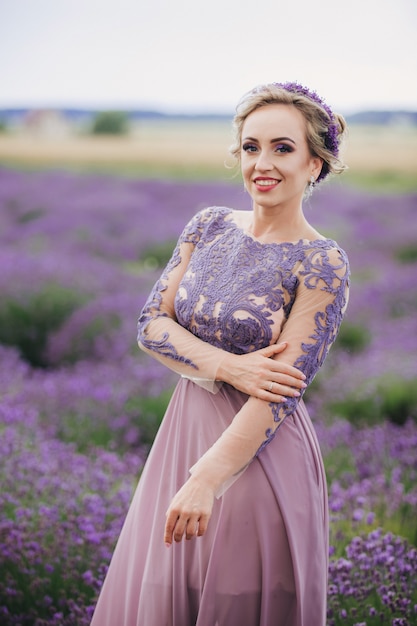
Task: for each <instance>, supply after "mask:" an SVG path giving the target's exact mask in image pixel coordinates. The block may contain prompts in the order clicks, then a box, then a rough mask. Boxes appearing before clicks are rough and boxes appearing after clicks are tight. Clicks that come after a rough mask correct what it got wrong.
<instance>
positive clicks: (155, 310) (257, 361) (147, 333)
mask: <svg viewBox="0 0 417 626" xmlns="http://www.w3.org/2000/svg"><path fill="white" fill-rule="evenodd" d="M207 215H208V216H210V213H209V211H202V212H201V213H200V214H197V215H196V216H195V217H194V218H193V219H192V220H191V221H190V222H189V224H188V225H187V226H186V228H185V230H184V231H183V233H182V235H181V237H180V239H179V241H178V244H177V246H176V248H175V250H174V253H173V256H172V258H171V260H170V261H169V263H168V265H167V267H166V268H165V270H164V272H163V274H162V276H161V278H160V279H159V280H158V281H157V283H156V284H155V286H154V288H153V290H152V292H151V294H150V296H149V298H148V300H147V302H146V304H145V306H144V308H143V310H142V313H141V316H140V318H139V322H138V343H139V347H140V348H141V349H142V350H143V351H145V352H147V353H148V354H150V355H151V356H153V357H154V358H156V359H157V360H158V361H160V362H161V363H163V364H164V365H165V366H166V367H168V368H170V369H171V370H173V371H175V372H176V373H178V374H181V375H183V376H186V377H188V378H191V379H194V380H195V381H196V382H199V383H200V384H203V385H204V386H207V387H208V388H209V387H210V385H211V386H214V381H221V382H226V383H229V384H232V385H233V386H234V387H236V388H237V389H239V390H240V391H243V392H244V393H246V394H248V395H253V396H256V397H259V398H261V399H263V400H265V401H269V402H284V401H285V399H286V397H296V396H297V395H299V393H300V392H299V390H301V389H302V388H303V386H304V383H303V379H304V375H303V374H302V373H301V372H300V370H299V369H298V368H295V367H293V366H292V365H290V364H288V363H286V362H278V361H277V362H275V361H274V360H273V359H272V358H270V357H273V356H274V355H277V354H279V353H281V352H282V351H283V350H285V349H286V344H285V343H283V342H281V343H280V344H279V345H276V344H274V345H272V346H267V347H266V348H263V349H262V350H258V351H257V352H253V353H250V354H245V355H236V354H231V353H230V352H227V351H225V350H222V349H220V348H217V347H215V346H212V345H210V344H208V343H207V342H204V341H202V340H201V339H199V338H198V337H196V336H195V335H193V333H191V332H189V331H188V330H187V329H185V328H183V327H182V326H181V325H180V324H178V322H177V320H176V316H175V308H174V302H175V295H176V293H177V291H178V288H179V285H180V282H181V279H182V277H183V276H184V273H185V271H186V269H187V266H188V263H189V260H190V258H191V255H192V253H193V250H194V247H195V245H196V244H197V242H198V240H199V238H200V236H201V231H202V228H203V227H204V223H205V219H207ZM272 382H273V383H276V384H275V385H273V386H272V388H271V383H272Z"/></svg>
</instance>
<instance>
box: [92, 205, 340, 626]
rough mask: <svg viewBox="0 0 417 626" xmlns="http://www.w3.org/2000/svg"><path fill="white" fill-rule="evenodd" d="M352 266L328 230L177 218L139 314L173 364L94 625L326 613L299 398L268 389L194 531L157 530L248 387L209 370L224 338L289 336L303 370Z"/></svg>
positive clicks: (226, 346)
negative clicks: (283, 235) (303, 234)
mask: <svg viewBox="0 0 417 626" xmlns="http://www.w3.org/2000/svg"><path fill="white" fill-rule="evenodd" d="M348 275H349V270H348V262H347V258H346V255H345V253H344V252H343V251H342V250H341V249H340V248H339V247H338V246H337V244H336V243H335V242H334V241H331V240H329V239H317V240H316V241H313V242H309V241H304V240H300V241H299V242H297V243H281V244H276V243H274V244H264V243H260V242H259V241H257V240H256V239H255V238H253V237H252V236H251V235H249V234H248V233H246V232H245V231H244V230H243V229H242V228H240V227H239V226H238V224H237V223H236V221H235V219H234V212H233V211H232V210H231V209H227V208H210V209H206V210H204V211H201V212H200V213H198V214H197V215H196V216H195V217H194V218H193V219H192V220H191V221H190V223H189V224H188V225H187V227H186V228H185V230H184V232H183V234H182V235H181V237H180V240H179V242H178V246H177V248H176V250H175V252H174V255H173V257H172V259H171V261H170V263H169V264H168V266H167V268H166V269H165V271H164V273H163V275H162V277H161V279H160V280H159V281H158V282H157V284H156V285H155V287H154V289H153V291H152V293H151V295H150V297H149V299H148V301H147V303H146V305H145V307H144V309H143V311H142V315H141V317H140V320H139V340H140V342H141V345H142V346H143V348H144V349H146V350H147V351H151V352H152V353H153V355H154V356H155V357H156V358H158V359H159V360H161V361H162V362H163V363H166V364H167V365H168V366H169V367H171V368H172V369H174V370H175V371H177V372H178V373H179V374H181V377H180V379H179V382H178V384H177V387H176V389H175V391H174V394H173V397H172V399H171V402H170V404H169V407H168V409H167V412H166V415H165V417H164V420H163V422H162V425H161V427H160V429H159V432H158V435H157V437H156V439H155V441H154V444H153V447H152V450H151V452H150V454H149V457H148V459H147V462H146V465H145V468H144V471H143V474H142V476H141V478H140V481H139V485H138V488H137V490H136V494H135V496H134V499H133V502H132V505H131V507H130V510H129V513H128V515H127V518H126V521H125V524H124V527H123V530H122V532H121V535H120V538H119V541H118V544H117V547H116V550H115V553H114V555H113V558H112V561H111V564H110V568H109V571H108V574H107V577H106V580H105V582H104V586H103V589H102V591H101V594H100V598H99V601H98V604H97V608H96V611H95V614H94V617H93V621H92V626H105V625H106V626H324V624H325V621H326V592H327V566H328V512H327V492H326V479H325V473H324V468H323V463H322V458H321V454H320V449H319V445H318V442H317V438H316V435H315V432H314V429H313V426H312V423H311V421H310V418H309V416H308V413H307V411H306V408H305V406H304V403H303V400H302V399H291V400H289V401H287V402H286V403H283V404H270V405H267V404H266V403H263V405H264V408H263V409H262V415H261V413H259V420H260V423H261V424H264V421H262V420H264V419H265V416H266V415H267V414H268V416H269V417H268V419H270V425H269V427H268V428H264V426H262V428H261V429H260V431H259V441H258V440H257V441H256V442H255V452H256V450H257V452H256V454H254V456H253V458H252V460H251V461H250V462H249V463H248V465H247V467H246V468H245V469H244V471H241V472H240V473H239V474H238V476H237V477H236V476H235V477H234V479H233V480H232V481H230V484H227V485H225V486H224V489H223V492H222V495H221V497H219V498H217V499H216V500H215V503H214V508H213V513H212V517H211V519H210V522H209V527H208V530H207V533H206V534H205V535H204V536H203V537H201V538H196V539H193V540H192V541H185V540H184V541H182V542H181V543H179V544H174V545H173V546H171V548H169V549H167V548H166V547H165V545H164V542H163V532H164V524H165V513H166V510H167V508H168V506H169V503H170V501H171V499H172V497H173V496H174V495H175V493H176V492H177V491H178V489H179V488H180V487H181V486H182V485H183V484H184V482H185V481H186V480H187V478H188V477H189V472H190V468H191V467H192V466H193V465H194V464H195V463H196V462H197V461H198V460H199V458H200V457H201V456H202V455H204V453H205V452H206V450H207V449H209V448H210V447H211V446H212V445H213V443H214V442H216V440H218V439H219V437H220V436H221V435H222V433H223V431H225V429H226V428H227V427H228V426H229V424H230V423H231V422H232V421H233V418H234V416H235V415H236V413H238V411H239V410H240V409H241V408H242V407H243V405H245V403H247V402H250V401H251V400H253V399H250V398H248V396H246V395H245V394H243V393H241V392H240V391H237V390H236V389H234V388H233V387H231V386H230V385H227V384H221V383H215V382H213V381H214V380H215V374H216V366H217V365H216V364H218V358H219V355H220V354H221V353H220V352H219V349H223V350H227V351H230V352H235V353H238V354H243V353H246V352H249V351H253V350H256V349H258V348H261V347H264V346H267V345H269V344H271V343H273V342H276V341H277V340H278V338H279V339H280V341H281V340H283V341H284V340H285V341H287V342H288V348H287V350H286V351H285V355H286V358H287V359H289V362H291V363H292V364H294V365H296V366H297V367H299V368H300V369H301V370H303V372H304V373H305V374H306V377H307V380H306V382H307V383H309V382H311V380H312V379H313V377H314V376H315V374H316V373H317V371H318V369H319V368H320V366H321V365H322V363H323V361H324V359H325V357H326V355H327V352H328V350H329V348H330V346H331V344H332V342H333V341H334V339H335V338H336V335H337V332H338V330H339V326H340V323H341V320H342V317H343V312H344V309H345V307H346V302H347V294H348ZM177 322H179V324H178V323H177ZM253 419H254V420H257V419H258V415H257V414H254V415H253Z"/></svg>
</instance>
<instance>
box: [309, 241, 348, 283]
mask: <svg viewBox="0 0 417 626" xmlns="http://www.w3.org/2000/svg"><path fill="white" fill-rule="evenodd" d="M299 276H300V277H301V276H302V277H303V282H304V285H305V286H306V287H310V288H311V287H312V286H313V285H314V286H319V285H321V288H322V289H324V290H326V291H327V290H329V289H333V288H336V287H337V288H340V287H341V286H343V285H347V284H348V282H349V276H350V268H349V260H348V256H347V254H346V252H345V251H344V250H343V248H341V247H340V246H339V245H338V244H337V243H336V242H335V241H334V240H332V239H317V240H316V241H311V242H308V244H306V245H305V247H304V249H303V258H302V260H301V266H300V271H299Z"/></svg>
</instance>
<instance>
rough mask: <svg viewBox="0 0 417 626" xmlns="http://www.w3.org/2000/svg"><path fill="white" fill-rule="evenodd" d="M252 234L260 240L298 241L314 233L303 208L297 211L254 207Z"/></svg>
mask: <svg viewBox="0 0 417 626" xmlns="http://www.w3.org/2000/svg"><path fill="white" fill-rule="evenodd" d="M249 230H250V232H251V233H252V234H253V236H254V237H256V238H258V239H264V240H265V241H268V240H277V239H279V240H285V241H296V240H298V239H300V238H301V239H304V238H305V237H308V236H309V235H310V234H311V232H312V231H313V229H312V227H311V226H310V224H309V223H308V222H307V220H306V218H305V217H304V213H303V210H302V207H301V206H300V207H299V209H298V210H297V211H294V209H291V210H289V211H287V210H285V209H280V208H277V207H275V208H273V209H272V208H271V209H269V208H265V207H259V206H257V205H254V207H253V214H252V221H251V224H250V227H249Z"/></svg>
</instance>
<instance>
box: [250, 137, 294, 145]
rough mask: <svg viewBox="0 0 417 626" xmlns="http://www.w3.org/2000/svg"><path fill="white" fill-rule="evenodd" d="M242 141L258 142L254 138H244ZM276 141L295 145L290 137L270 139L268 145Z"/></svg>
mask: <svg viewBox="0 0 417 626" xmlns="http://www.w3.org/2000/svg"><path fill="white" fill-rule="evenodd" d="M243 141H255V142H258V140H257V139H255V137H245V138H244V139H243ZM278 141H290V142H291V143H293V144H294V145H296V143H295V141H294V139H291V137H277V138H276V139H271V142H270V143H277V142H278Z"/></svg>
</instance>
